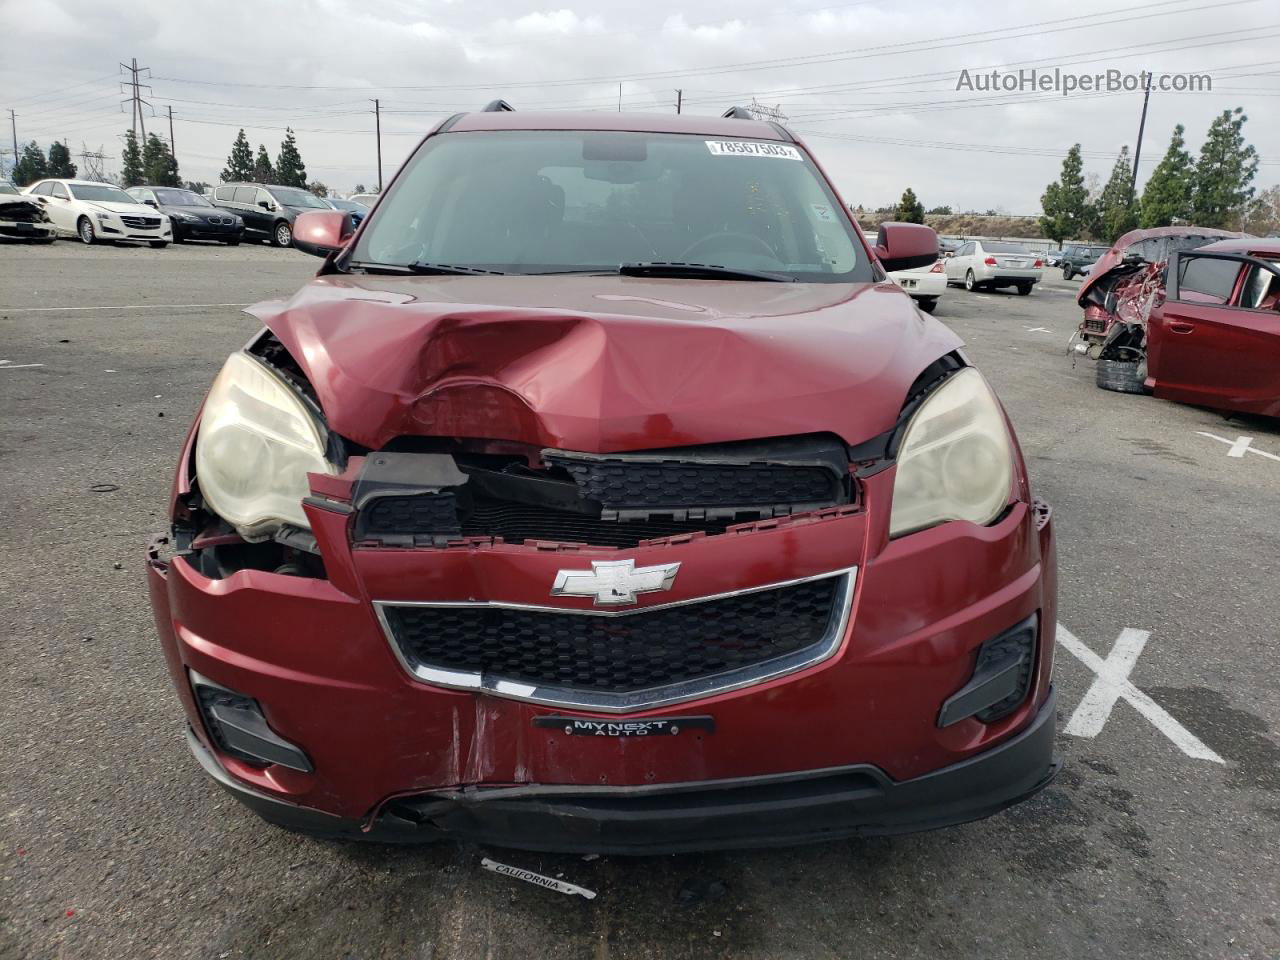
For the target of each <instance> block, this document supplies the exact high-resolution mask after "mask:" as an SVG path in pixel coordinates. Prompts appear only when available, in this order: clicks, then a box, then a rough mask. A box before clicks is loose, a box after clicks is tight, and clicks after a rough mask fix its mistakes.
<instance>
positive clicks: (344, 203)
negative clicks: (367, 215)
mask: <svg viewBox="0 0 1280 960" xmlns="http://www.w3.org/2000/svg"><path fill="white" fill-rule="evenodd" d="M329 202H330V203H332V204H333V205H334V206H335V207H337V208H338V209H339V210H352V211H354V212H356V213H364V212H365V211H366V210H368V209H369V208H368V207H366V206H365V205H364V204H363V203H356V201H354V200H330V201H329Z"/></svg>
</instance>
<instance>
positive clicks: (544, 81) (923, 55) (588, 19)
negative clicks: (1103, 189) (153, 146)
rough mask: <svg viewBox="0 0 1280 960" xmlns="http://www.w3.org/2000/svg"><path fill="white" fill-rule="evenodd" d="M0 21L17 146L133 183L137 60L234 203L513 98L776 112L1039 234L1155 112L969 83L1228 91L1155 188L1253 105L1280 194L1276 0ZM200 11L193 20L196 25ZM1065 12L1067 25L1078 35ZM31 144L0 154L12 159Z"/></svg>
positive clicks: (189, 170) (220, 10)
mask: <svg viewBox="0 0 1280 960" xmlns="http://www.w3.org/2000/svg"><path fill="white" fill-rule="evenodd" d="M571 4H572V0H568V2H566V0H560V2H557V0H552V2H550V3H548V4H545V5H539V4H538V0H496V2H495V0H490V2H485V3H477V2H469V3H468V2H462V0H458V2H451V0H378V2H373V3H370V2H352V0H271V2H261V0H258V2H248V0H219V2H216V3H214V2H207V0H179V2H178V3H174V2H163V3H162V2H159V0H132V2H129V3H103V2H101V0H38V2H31V0H27V2H21V0H0V36H2V37H4V45H3V48H4V57H3V59H2V60H0V109H4V110H6V114H5V118H6V120H7V110H8V108H12V109H13V110H14V111H16V113H17V128H18V130H17V133H18V140H19V142H26V141H28V140H32V139H34V140H37V141H38V142H39V143H40V144H41V146H42V147H44V148H45V149H47V148H48V144H49V142H50V141H52V140H54V139H64V138H65V139H67V140H69V141H70V143H71V144H72V146H73V153H78V152H79V150H80V145H81V143H82V142H83V143H86V144H88V145H89V147H90V148H95V147H97V146H99V145H101V147H102V148H103V150H104V152H106V153H107V154H108V155H110V156H111V157H112V158H114V159H109V160H107V162H106V167H107V171H108V172H111V171H115V170H118V169H119V160H118V157H119V153H120V140H119V135H120V134H121V132H122V131H123V130H124V128H125V127H126V126H127V125H128V123H129V113H128V111H127V109H126V110H125V111H124V112H121V107H120V105H119V101H120V99H121V97H122V94H121V92H120V90H121V88H120V86H119V83H118V81H119V80H120V79H122V78H121V76H120V70H119V67H118V65H117V64H118V63H119V61H122V60H123V61H128V60H129V59H130V58H132V57H136V58H137V60H138V63H139V64H141V65H144V66H148V67H150V68H151V71H150V73H151V77H150V79H149V80H147V81H146V82H147V83H149V84H150V90H149V91H146V92H147V93H148V99H149V101H150V103H151V104H152V106H153V107H154V110H155V113H156V116H155V117H151V116H150V113H149V112H148V118H147V121H146V125H147V130H148V131H151V130H156V131H158V132H160V133H162V134H164V135H165V136H167V135H168V121H167V112H168V108H169V107H172V109H173V116H174V138H175V140H176V148H177V156H178V160H179V163H180V165H181V171H182V174H183V176H184V177H185V178H187V179H199V180H208V181H216V180H217V176H218V173H219V172H220V171H221V169H222V167H223V165H224V163H225V160H226V156H227V153H228V151H229V149H230V146H231V141H232V140H233V138H234V137H235V134H236V130H237V129H238V128H239V127H242V126H243V127H244V128H245V130H246V133H247V135H248V137H249V138H250V140H251V142H252V144H253V148H254V150H255V152H256V150H257V146H258V144H259V143H265V144H266V145H267V149H268V151H269V152H270V153H271V156H272V158H273V159H274V157H275V155H276V153H277V151H278V150H279V144H280V140H281V138H282V136H283V132H284V127H285V126H286V125H291V126H292V127H293V128H294V130H295V131H296V135H297V138H298V143H299V147H300V149H301V152H302V156H303V159H304V160H305V162H306V165H307V170H308V173H309V174H310V175H311V176H312V177H313V178H316V179H319V180H321V181H323V182H325V183H327V184H329V185H330V186H331V187H333V188H335V189H337V190H338V191H340V192H349V191H350V190H351V189H352V188H353V187H354V186H355V184H357V183H364V184H365V185H370V184H373V183H376V181H377V167H376V154H375V142H374V134H373V128H374V124H373V115H372V113H371V110H372V106H373V105H372V104H371V103H370V102H369V99H368V98H371V97H379V98H380V99H381V100H382V106H383V110H384V113H383V120H382V134H383V135H382V152H383V169H384V176H385V178H386V179H390V176H391V174H392V172H393V171H394V170H395V168H396V167H397V166H398V165H399V164H400V163H401V162H402V161H403V160H404V158H405V157H406V156H407V154H408V152H409V151H410V150H412V149H413V147H414V146H415V145H416V143H417V142H418V139H419V138H420V137H421V135H422V133H423V132H424V131H425V130H427V129H428V128H429V127H430V125H431V124H432V123H434V122H435V121H436V120H437V119H439V118H440V117H441V116H443V115H447V114H450V113H453V112H456V111H459V110H467V109H477V108H479V107H480V106H481V105H482V104H484V103H485V102H487V101H488V100H489V99H491V98H493V97H504V98H505V99H507V100H509V101H510V102H511V103H513V104H514V105H515V106H516V108H517V109H521V108H527V109H531V108H534V107H542V108H555V109H591V110H616V109H617V107H618V93H619V83H621V88H622V107H623V109H624V110H644V111H662V112H671V111H674V109H675V106H674V102H675V90H676V88H683V90H684V97H685V110H686V112H690V113H705V114H718V113H720V112H722V111H723V110H724V109H725V108H726V107H728V106H730V105H732V104H735V103H745V102H748V101H750V100H751V98H752V97H753V96H755V97H757V98H758V99H759V100H760V101H761V102H764V103H768V104H780V105H781V107H782V109H783V111H784V112H785V113H786V114H787V115H788V117H789V118H790V119H789V123H790V125H791V126H792V127H793V129H795V130H796V131H797V132H798V133H800V134H801V135H802V136H803V137H804V138H805V140H806V141H807V142H808V143H809V145H810V147H811V148H812V149H813V150H814V151H815V152H816V153H817V155H818V156H819V158H820V159H821V160H822V161H823V163H824V165H825V166H826V167H827V169H828V171H829V172H830V173H831V175H832V177H833V179H834V180H835V183H836V186H837V188H838V189H839V190H840V191H841V193H842V194H843V196H844V198H845V200H846V201H848V202H850V203H853V204H864V205H866V206H869V207H873V206H878V205H881V204H886V203H892V202H894V201H896V200H897V198H898V197H899V196H900V195H901V193H902V191H903V188H904V187H907V186H911V187H913V188H914V189H915V191H916V193H917V194H918V195H919V196H920V198H921V200H922V201H923V202H924V203H925V205H926V206H929V207H932V206H936V205H939V204H950V205H952V206H954V207H956V208H957V209H964V208H974V209H978V210H985V209H987V208H998V209H1000V210H1002V211H1003V212H1008V213H1015V214H1021V213H1028V214H1031V213H1038V212H1039V207H1040V202H1039V198H1040V194H1041V193H1042V191H1043V189H1044V186H1045V184H1046V183H1047V182H1049V181H1050V180H1052V179H1055V178H1056V177H1057V174H1058V171H1059V168H1060V164H1061V158H1062V156H1063V154H1065V152H1066V150H1067V148H1068V147H1069V146H1070V145H1071V144H1072V143H1075V142H1077V141H1078V142H1080V143H1081V144H1082V145H1083V148H1084V151H1085V157H1086V167H1085V169H1086V172H1091V173H1096V174H1097V175H1099V176H1100V177H1102V178H1103V179H1105V177H1106V175H1107V174H1108V173H1109V171H1110V169H1111V164H1112V162H1113V160H1114V157H1115V154H1116V153H1117V151H1118V150H1119V149H1120V147H1121V146H1122V145H1124V144H1129V145H1132V144H1133V143H1134V142H1135V140H1136V135H1137V126H1138V117H1139V113H1140V109H1141V94H1140V93H1136V92H1131V93H1124V92H1120V93H1115V94H1102V95H1099V94H1097V93H1093V94H1084V93H1076V94H1074V95H1072V96H1068V97H1063V96H1061V95H1060V94H1057V93H1053V92H1042V93H1035V92H1021V93H1003V92H1002V93H989V92H982V91H978V90H957V89H956V86H957V82H958V80H959V77H960V75H961V71H962V70H969V71H970V72H971V75H976V74H978V73H979V72H981V71H984V70H985V71H990V70H991V69H992V68H993V67H994V68H999V69H1004V68H1006V67H1010V68H1013V69H1017V68H1019V67H1028V68H1030V67H1033V66H1034V67H1037V68H1038V69H1040V70H1042V71H1044V70H1049V71H1052V70H1053V69H1054V68H1055V67H1061V68H1062V69H1063V70H1064V71H1073V72H1077V73H1086V72H1087V73H1095V72H1101V71H1105V70H1107V69H1109V68H1114V69H1117V70H1121V71H1126V72H1129V71H1138V70H1141V69H1150V70H1153V71H1157V72H1169V73H1188V72H1202V73H1208V74H1210V75H1211V76H1212V78H1213V91H1212V92H1211V93H1204V92H1201V93H1173V92H1156V93H1153V94H1152V97H1151V106H1150V112H1149V115H1148V118H1147V136H1146V140H1145V143H1144V147H1143V158H1142V159H1143V162H1142V164H1141V170H1142V178H1143V179H1145V177H1146V176H1147V175H1149V174H1150V172H1151V170H1152V169H1153V168H1154V166H1155V163H1156V162H1157V161H1158V160H1159V158H1160V156H1161V155H1162V154H1163V152H1164V150H1165V147H1166V146H1167V145H1168V142H1169V135H1170V132H1171V130H1172V128H1173V126H1174V124H1175V123H1178V122H1181V123H1183V124H1184V125H1185V126H1186V127H1187V139H1188V144H1189V146H1190V147H1191V148H1192V149H1193V150H1195V149H1198V147H1199V145H1200V142H1201V140H1202V139H1203V137H1204V133H1205V131H1206V129H1207V128H1208V125H1209V122H1210V121H1211V120H1212V118H1213V116H1214V115H1215V114H1217V113H1219V112H1221V111H1222V110H1223V109H1224V108H1227V107H1235V106H1237V105H1239V106H1243V107H1244V108H1245V110H1246V112H1247V113H1248V114H1249V115H1250V118H1251V119H1250V121H1249V123H1248V124H1247V125H1246V133H1247V135H1248V138H1249V140H1250V142H1252V143H1253V144H1254V145H1255V146H1256V147H1257V148H1258V151H1259V153H1260V154H1261V156H1262V158H1263V164H1262V167H1261V168H1260V172H1259V176H1258V180H1257V181H1256V186H1258V187H1259V188H1262V187H1266V186H1270V185H1272V184H1274V183H1276V182H1277V180H1278V179H1280V125H1277V124H1276V123H1275V122H1274V118H1275V117H1276V116H1277V113H1278V110H1280V54H1277V53H1276V52H1275V51H1276V49H1277V38H1280V3H1276V0H1213V2H1210V0H1156V2H1148V3H1142V4H1140V3H1138V2H1137V0H1073V2H1071V3H1054V4H1050V3H1039V4H1037V3H1034V2H1027V0H980V2H978V3H973V2H962V0H863V2H853V3H847V2H846V3H832V2H831V0H808V2H804V0H772V2H764V0H740V2H738V3H734V4H725V3H720V4H710V3H702V4H693V5H691V4H681V3H674V2H670V0H652V2H648V3H644V4H637V3H635V2H634V0H631V2H621V0H593V2H591V3H590V4H578V5H571ZM179 11H181V14H180V13H179ZM1058 11H1060V12H1061V15H1058ZM9 139H10V138H9V131H8V130H4V131H3V137H0V143H3V144H4V146H5V147H6V148H8V149H12V148H11V146H10V144H9V142H8V141H9Z"/></svg>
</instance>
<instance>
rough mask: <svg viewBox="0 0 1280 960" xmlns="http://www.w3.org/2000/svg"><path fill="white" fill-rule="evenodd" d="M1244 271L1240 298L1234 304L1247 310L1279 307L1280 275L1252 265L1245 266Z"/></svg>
mask: <svg viewBox="0 0 1280 960" xmlns="http://www.w3.org/2000/svg"><path fill="white" fill-rule="evenodd" d="M1245 271H1246V273H1245V278H1244V283H1243V284H1241V285H1240V299H1239V300H1238V301H1237V302H1236V304H1235V305H1236V306H1239V307H1244V308H1246V309H1248V310H1270V311H1275V310H1277V309H1280V277H1277V276H1276V275H1275V274H1274V273H1272V272H1271V271H1270V270H1264V269H1263V268H1262V267H1258V266H1254V265H1250V266H1247V267H1245Z"/></svg>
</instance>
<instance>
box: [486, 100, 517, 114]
mask: <svg viewBox="0 0 1280 960" xmlns="http://www.w3.org/2000/svg"><path fill="white" fill-rule="evenodd" d="M480 112H481V113H515V112H516V108H515V107H513V106H512V105H511V104H509V103H507V101H505V100H490V101H489V102H488V103H486V104H485V105H484V109H483V110H482V111H480Z"/></svg>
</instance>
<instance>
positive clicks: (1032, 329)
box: [1027, 327, 1053, 333]
mask: <svg viewBox="0 0 1280 960" xmlns="http://www.w3.org/2000/svg"><path fill="white" fill-rule="evenodd" d="M1027 333H1053V331H1052V330H1050V329H1049V328H1048V327H1027Z"/></svg>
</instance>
